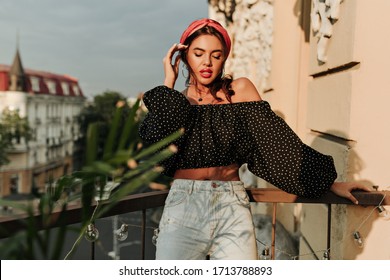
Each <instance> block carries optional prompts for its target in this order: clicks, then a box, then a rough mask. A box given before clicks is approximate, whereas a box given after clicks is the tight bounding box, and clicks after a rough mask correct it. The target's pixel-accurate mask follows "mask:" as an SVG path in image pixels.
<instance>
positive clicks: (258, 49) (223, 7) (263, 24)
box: [209, 0, 274, 92]
mask: <svg viewBox="0 0 390 280" xmlns="http://www.w3.org/2000/svg"><path fill="white" fill-rule="evenodd" d="M209 3H210V17H211V18H214V19H215V20H217V21H219V22H221V24H223V25H224V26H225V27H226V28H227V29H228V31H229V34H230V36H231V37H232V42H233V44H232V53H231V55H230V58H229V59H228V61H227V63H226V66H225V72H226V73H231V74H233V76H234V77H235V78H239V77H248V78H250V79H251V80H252V82H253V83H254V84H255V85H256V87H257V88H258V90H259V91H262V92H263V91H266V90H267V89H268V88H269V85H268V79H269V76H270V72H271V59H272V41H273V15H274V7H273V0H236V1H233V0H219V1H218V0H210V1H209Z"/></svg>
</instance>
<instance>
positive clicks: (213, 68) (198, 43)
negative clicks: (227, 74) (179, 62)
mask: <svg viewBox="0 0 390 280" xmlns="http://www.w3.org/2000/svg"><path fill="white" fill-rule="evenodd" d="M187 62H188V67H189V68H190V69H191V70H192V72H193V76H192V77H191V78H192V79H196V80H197V81H198V83H200V84H202V85H205V86H207V85H209V84H211V83H212V82H213V81H214V80H215V78H216V77H218V76H219V75H220V74H221V71H222V68H223V65H224V62H225V57H224V52H223V45H222V43H221V41H219V39H218V38H217V37H216V36H213V35H201V36H199V37H197V38H196V39H195V40H194V41H192V43H191V45H190V46H189V48H188V51H187Z"/></svg>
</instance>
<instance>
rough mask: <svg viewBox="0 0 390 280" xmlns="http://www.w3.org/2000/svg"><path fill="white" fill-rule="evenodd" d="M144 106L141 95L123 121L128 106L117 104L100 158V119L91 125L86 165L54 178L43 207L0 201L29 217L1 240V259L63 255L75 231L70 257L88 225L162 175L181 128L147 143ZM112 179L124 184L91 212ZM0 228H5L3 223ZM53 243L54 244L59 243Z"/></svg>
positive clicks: (87, 138) (42, 257) (42, 204)
mask: <svg viewBox="0 0 390 280" xmlns="http://www.w3.org/2000/svg"><path fill="white" fill-rule="evenodd" d="M124 106H127V105H126V104H125V105H124ZM139 107H140V99H138V100H137V102H136V103H135V104H134V105H133V106H132V107H131V110H130V113H129V114H128V116H127V118H126V119H125V122H124V125H123V126H121V125H120V120H121V116H122V110H123V106H117V108H116V111H115V115H114V118H113V121H112V123H111V126H110V130H109V133H108V136H107V139H106V141H105V144H104V147H103V156H102V157H101V158H98V148H99V147H98V144H97V143H98V130H99V124H98V123H92V124H90V125H89V127H88V131H87V137H86V142H87V148H86V166H85V167H84V168H83V169H82V170H81V171H77V172H74V173H72V174H70V175H65V176H63V177H61V178H60V179H59V180H57V181H56V182H55V183H54V182H53V183H52V184H51V185H50V186H49V188H48V191H47V192H46V193H44V194H43V195H42V196H41V197H40V198H39V203H38V206H34V203H33V202H30V203H28V204H20V203H16V202H12V201H7V200H0V205H7V206H10V207H13V208H16V209H18V210H20V211H22V212H23V213H25V216H26V217H27V219H24V220H22V221H23V222H24V228H25V230H23V231H20V232H18V233H17V234H16V235H14V236H12V237H10V238H9V239H8V240H7V242H2V243H1V244H0V258H1V259H59V258H61V256H62V255H63V253H64V252H63V251H64V248H63V244H64V241H65V238H66V233H67V231H69V230H72V231H76V232H77V233H78V238H77V240H76V241H75V243H74V247H73V248H72V250H71V251H70V252H69V253H68V254H67V255H66V257H65V258H66V259H67V258H70V257H71V256H72V254H73V252H74V249H75V248H77V245H78V244H79V242H80V240H81V237H82V236H83V235H84V233H85V230H86V228H87V226H88V225H89V224H91V223H94V221H95V220H96V219H98V218H99V217H101V216H102V215H103V214H104V213H106V212H107V211H108V210H109V209H111V208H112V207H113V206H115V205H116V203H118V202H119V201H120V200H121V199H123V198H124V197H125V196H127V195H128V194H130V193H132V192H134V191H135V190H136V189H138V188H139V187H140V186H142V185H145V184H149V183H150V182H152V181H153V180H155V179H156V178H158V177H159V176H160V171H161V170H158V168H157V170H156V167H155V166H156V165H157V164H158V163H159V162H160V161H162V160H164V159H166V158H168V157H169V156H171V155H172V154H173V153H174V149H172V147H171V146H170V145H169V143H171V142H172V141H174V140H175V139H177V138H178V137H180V135H181V134H182V133H181V131H177V132H176V133H173V134H172V135H170V136H168V137H167V138H166V139H164V140H162V141H161V142H159V143H156V144H154V145H152V146H149V147H144V148H142V147H141V146H142V143H141V142H140V139H139V138H138V133H137V130H138V125H139V119H140V116H139V110H140V108H139ZM108 182H115V183H118V184H120V187H119V188H118V190H117V191H116V192H114V193H113V194H112V195H111V196H110V197H109V198H108V199H105V200H104V203H101V204H98V205H97V206H96V207H95V210H94V211H93V212H92V210H91V207H90V206H91V205H92V204H93V203H95V200H94V198H95V197H100V198H102V197H103V196H104V186H105V185H106V184H107V183H108ZM76 200H78V201H81V207H82V216H81V223H80V225H79V226H72V227H71V226H68V225H66V212H67V209H68V206H69V204H70V203H72V202H74V201H76ZM54 212H56V213H57V215H55V217H56V219H57V220H56V221H57V224H59V225H60V226H59V230H57V231H56V236H54V237H53V236H52V235H53V233H52V232H53V231H52V228H51V227H50V224H51V223H52V218H53V215H52V214H53V213H54ZM36 213H38V214H39V215H40V217H42V221H41V224H42V225H43V228H44V229H43V230H41V231H38V230H37V225H36V219H34V216H35V215H36ZM0 230H2V231H6V229H4V228H1V227H0ZM53 239H54V241H53ZM50 244H55V245H54V248H52V247H51V246H50Z"/></svg>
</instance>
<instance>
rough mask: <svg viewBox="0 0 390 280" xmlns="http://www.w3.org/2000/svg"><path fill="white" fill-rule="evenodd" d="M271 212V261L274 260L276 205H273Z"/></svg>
mask: <svg viewBox="0 0 390 280" xmlns="http://www.w3.org/2000/svg"><path fill="white" fill-rule="evenodd" d="M272 206H273V211H272V233H271V238H272V239H271V260H274V259H275V236H276V206H277V203H273V204H272Z"/></svg>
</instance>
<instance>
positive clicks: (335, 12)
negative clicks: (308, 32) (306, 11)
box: [311, 0, 343, 63]
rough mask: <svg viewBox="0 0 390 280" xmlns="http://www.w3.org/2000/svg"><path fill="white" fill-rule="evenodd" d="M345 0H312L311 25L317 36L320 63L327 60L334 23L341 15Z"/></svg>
mask: <svg viewBox="0 0 390 280" xmlns="http://www.w3.org/2000/svg"><path fill="white" fill-rule="evenodd" d="M342 2H343V0H312V9H311V26H312V31H313V34H314V36H315V37H317V39H318V42H317V59H318V61H319V62H320V63H325V62H326V61H327V59H328V58H327V55H326V53H327V49H328V45H329V41H330V38H331V37H332V33H333V25H334V24H335V23H336V22H337V20H338V19H339V16H340V6H341V3H342Z"/></svg>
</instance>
